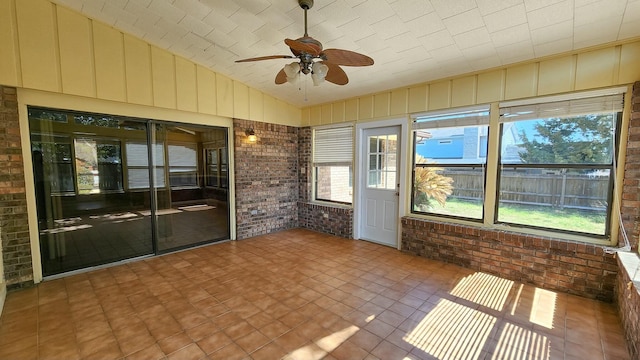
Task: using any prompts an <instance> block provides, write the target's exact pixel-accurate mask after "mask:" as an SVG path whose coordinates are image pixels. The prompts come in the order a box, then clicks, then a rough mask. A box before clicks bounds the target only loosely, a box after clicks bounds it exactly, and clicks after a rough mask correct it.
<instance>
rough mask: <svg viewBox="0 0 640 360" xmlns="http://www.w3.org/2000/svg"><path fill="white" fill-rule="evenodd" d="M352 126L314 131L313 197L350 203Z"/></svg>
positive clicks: (351, 186)
mask: <svg viewBox="0 0 640 360" xmlns="http://www.w3.org/2000/svg"><path fill="white" fill-rule="evenodd" d="M352 163H353V127H352V126H344V127H332V128H318V129H314V130H313V169H314V170H313V171H314V177H315V178H314V184H315V193H314V199H315V200H321V201H330V202H336V203H343V204H351V203H352V201H353V200H352V199H353V166H352Z"/></svg>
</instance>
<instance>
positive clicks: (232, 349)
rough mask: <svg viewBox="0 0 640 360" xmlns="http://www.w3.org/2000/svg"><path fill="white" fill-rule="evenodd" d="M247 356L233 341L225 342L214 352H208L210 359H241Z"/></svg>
mask: <svg viewBox="0 0 640 360" xmlns="http://www.w3.org/2000/svg"><path fill="white" fill-rule="evenodd" d="M247 356H248V354H247V353H246V352H245V351H244V350H242V348H241V347H240V346H238V345H237V344H234V343H230V344H227V345H225V346H223V347H222V348H220V349H218V350H217V351H216V352H214V353H212V354H209V358H210V359H211V360H241V359H245V358H246V357H247Z"/></svg>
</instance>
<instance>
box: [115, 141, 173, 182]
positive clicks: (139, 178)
mask: <svg viewBox="0 0 640 360" xmlns="http://www.w3.org/2000/svg"><path fill="white" fill-rule="evenodd" d="M152 149H153V150H154V151H153V162H154V164H153V165H154V175H153V176H154V183H155V187H156V188H163V187H165V180H164V146H163V144H155V145H153V147H152ZM125 150H126V159H127V179H128V186H129V189H148V188H149V154H148V146H147V143H145V142H141V141H127V143H126V146H125Z"/></svg>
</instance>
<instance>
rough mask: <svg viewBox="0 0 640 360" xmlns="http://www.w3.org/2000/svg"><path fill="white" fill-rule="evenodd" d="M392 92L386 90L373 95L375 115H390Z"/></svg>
mask: <svg viewBox="0 0 640 360" xmlns="http://www.w3.org/2000/svg"><path fill="white" fill-rule="evenodd" d="M390 103H391V93H388V92H385V93H381V94H375V95H373V117H377V118H378V117H385V116H389V113H390V110H389V106H390Z"/></svg>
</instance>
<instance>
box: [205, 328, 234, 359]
mask: <svg viewBox="0 0 640 360" xmlns="http://www.w3.org/2000/svg"><path fill="white" fill-rule="evenodd" d="M232 342H233V340H231V338H230V337H229V336H227V334H225V333H224V332H222V331H218V332H216V333H213V334H211V335H209V336H207V337H205V338H203V339H201V340H200V341H198V346H199V347H200V348H201V349H202V350H203V351H204V352H205V353H207V354H211V353H213V352H215V351H217V350H219V349H221V348H222V347H224V346H225V345H227V344H230V343H232Z"/></svg>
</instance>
